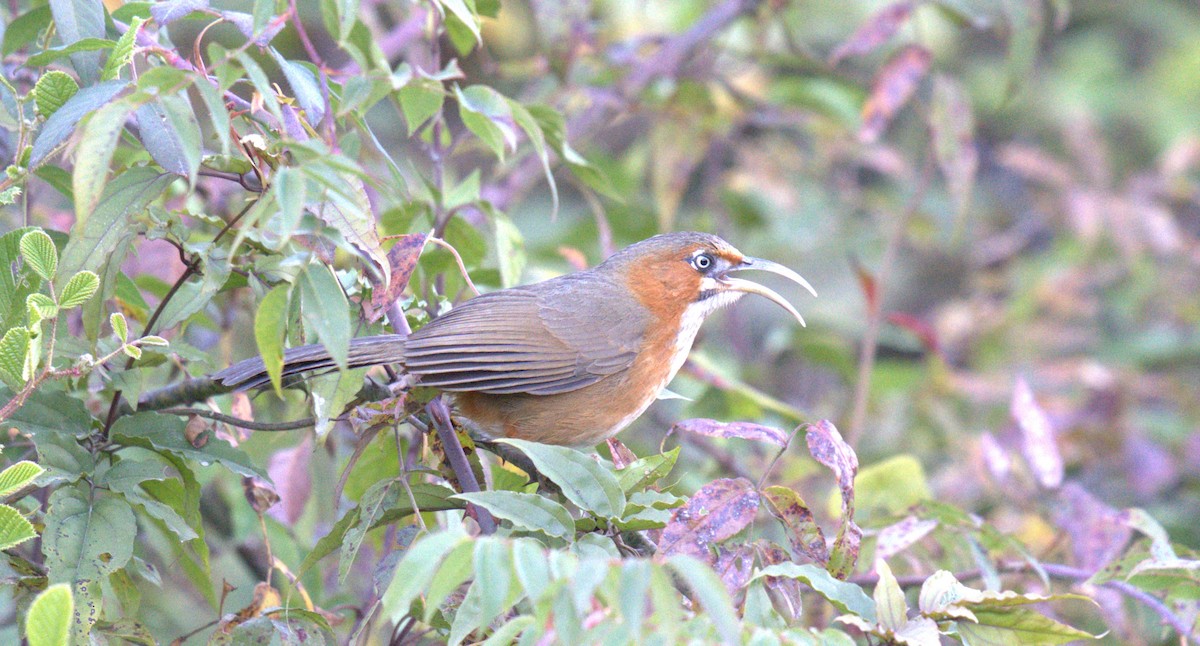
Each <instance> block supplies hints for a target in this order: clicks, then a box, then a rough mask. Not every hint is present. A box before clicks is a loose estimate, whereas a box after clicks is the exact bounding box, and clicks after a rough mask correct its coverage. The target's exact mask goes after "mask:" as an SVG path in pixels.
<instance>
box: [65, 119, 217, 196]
mask: <svg viewBox="0 0 1200 646" xmlns="http://www.w3.org/2000/svg"><path fill="white" fill-rule="evenodd" d="M137 123H138V138H139V139H140V140H141V142H142V145H143V146H145V147H146V152H149V153H150V156H151V157H153V158H154V161H156V162H158V165H159V166H162V167H163V170H165V171H167V172H168V173H174V174H175V175H179V176H181V177H186V178H187V179H188V182H194V181H195V180H196V171H197V170H198V169H199V168H200V124H199V123H197V122H196V116H195V114H193V112H192V106H191V105H190V104H189V103H188V102H187V100H186V99H184V98H183V97H182V96H179V95H167V96H161V97H158V98H157V99H156V100H154V101H151V102H150V103H147V104H145V105H143V106H141V107H140V108H138V109H137ZM78 194H79V193H78V191H76V196H78Z"/></svg>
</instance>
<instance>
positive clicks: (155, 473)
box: [97, 459, 199, 541]
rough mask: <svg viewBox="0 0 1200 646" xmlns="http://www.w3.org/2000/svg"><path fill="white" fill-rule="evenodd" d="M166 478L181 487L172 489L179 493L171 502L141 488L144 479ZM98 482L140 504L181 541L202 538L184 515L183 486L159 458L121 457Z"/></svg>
mask: <svg viewBox="0 0 1200 646" xmlns="http://www.w3.org/2000/svg"><path fill="white" fill-rule="evenodd" d="M165 480H171V481H174V482H176V484H177V485H178V486H177V487H176V488H174V489H172V490H170V491H171V493H176V494H180V495H177V496H172V497H171V498H170V500H169V502H168V501H163V500H159V499H157V498H156V497H155V496H152V495H151V494H150V493H149V492H148V491H147V490H146V489H144V488H143V487H142V483H145V482H149V481H165ZM97 484H98V485H102V486H106V487H108V488H109V489H110V490H111V491H114V492H116V493H119V494H121V495H122V496H124V497H125V499H126V500H128V501H129V502H130V503H133V504H135V505H138V506H139V507H141V508H142V509H143V510H144V511H145V512H146V513H147V514H149V515H150V516H152V517H154V518H157V519H158V520H161V521H162V522H163V525H165V526H166V528H167V529H169V530H171V532H173V533H174V534H175V535H176V536H177V537H179V540H181V541H190V540H193V539H195V538H199V535H198V534H196V532H195V531H194V530H193V529H192V527H191V525H189V524H188V521H187V520H185V519H184V517H183V514H184V513H186V512H185V510H184V509H183V508H182V506H183V504H184V500H183V497H182V493H183V487H182V485H179V484H178V481H175V479H174V478H172V477H171V476H169V475H167V473H166V470H165V469H164V467H163V465H161V464H158V463H157V462H156V461H153V460H128V459H126V460H121V461H120V462H118V463H116V464H115V465H113V466H112V468H111V469H109V470H108V471H105V472H104V474H103V475H102V476H101V477H100V478H98V479H97ZM160 491H161V489H160ZM171 503H174V505H175V506H174V507H173V506H172V504H171Z"/></svg>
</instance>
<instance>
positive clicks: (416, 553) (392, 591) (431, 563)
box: [380, 530, 470, 623]
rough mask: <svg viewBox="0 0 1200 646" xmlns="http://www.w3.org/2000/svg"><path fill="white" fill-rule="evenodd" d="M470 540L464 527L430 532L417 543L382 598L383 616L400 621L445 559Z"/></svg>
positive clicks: (393, 620)
mask: <svg viewBox="0 0 1200 646" xmlns="http://www.w3.org/2000/svg"><path fill="white" fill-rule="evenodd" d="M467 540H470V539H469V538H468V537H467V536H466V535H465V534H463V533H462V531H461V530H449V531H442V532H438V533H436V534H429V535H427V536H425V537H424V538H421V539H419V540H417V541H416V542H414V543H413V545H412V546H411V547H409V548H408V551H406V552H405V553H404V556H403V558H401V559H400V563H399V564H397V565H396V575H395V576H394V577H393V578H392V582H391V583H390V584H388V587H387V590H386V591H384V593H383V598H382V599H381V600H380V601H381V603H382V604H383V616H384V617H386V618H388V619H389V620H390V621H392V622H393V623H397V622H399V621H400V619H402V618H403V617H404V616H405V615H407V614H409V609H410V607H411V606H412V602H413V601H414V600H416V598H417V597H418V596H419V595H420V594H421V592H422V591H423V590H424V589H425V588H426V586H428V585H429V583H430V577H432V576H433V573H434V572H436V571H437V569H438V566H440V565H441V563H442V560H443V559H444V558H445V557H446V555H447V554H449V553H450V552H451V551H452V550H453V549H454V548H455V547H457V546H458V545H459V543H461V542H463V541H467Z"/></svg>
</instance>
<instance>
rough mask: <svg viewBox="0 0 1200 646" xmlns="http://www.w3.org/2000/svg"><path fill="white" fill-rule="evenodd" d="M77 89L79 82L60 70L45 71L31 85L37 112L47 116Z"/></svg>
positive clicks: (73, 94)
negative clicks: (35, 82)
mask: <svg viewBox="0 0 1200 646" xmlns="http://www.w3.org/2000/svg"><path fill="white" fill-rule="evenodd" d="M78 91H79V84H77V83H76V82H75V79H73V78H71V75H70V74H67V73H66V72H63V71H61V70H50V71H48V72H46V73H45V74H43V75H42V77H41V78H39V79H38V81H37V85H34V86H33V96H34V99H35V101H36V103H37V111H38V113H39V114H41V115H42V116H43V117H47V118H49V117H51V116H53V115H54V113H55V112H58V109H59V108H61V107H63V105H65V104H66V102H67V101H70V100H71V97H73V96H75V93H76V92H78Z"/></svg>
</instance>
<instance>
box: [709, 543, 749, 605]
mask: <svg viewBox="0 0 1200 646" xmlns="http://www.w3.org/2000/svg"><path fill="white" fill-rule="evenodd" d="M713 569H714V570H716V571H717V576H719V577H721V582H722V583H724V584H725V589H726V590H728V591H729V594H730V595H736V594H737V593H738V592H739V591H740V590H741V589H742V588H744V587H746V583H747V582H748V581H749V580H750V575H751V573H753V571H754V549H753V547H751V546H750V545H736V546H732V547H725V546H720V547H718V548H717V562H716V564H715V565H714V566H713Z"/></svg>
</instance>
